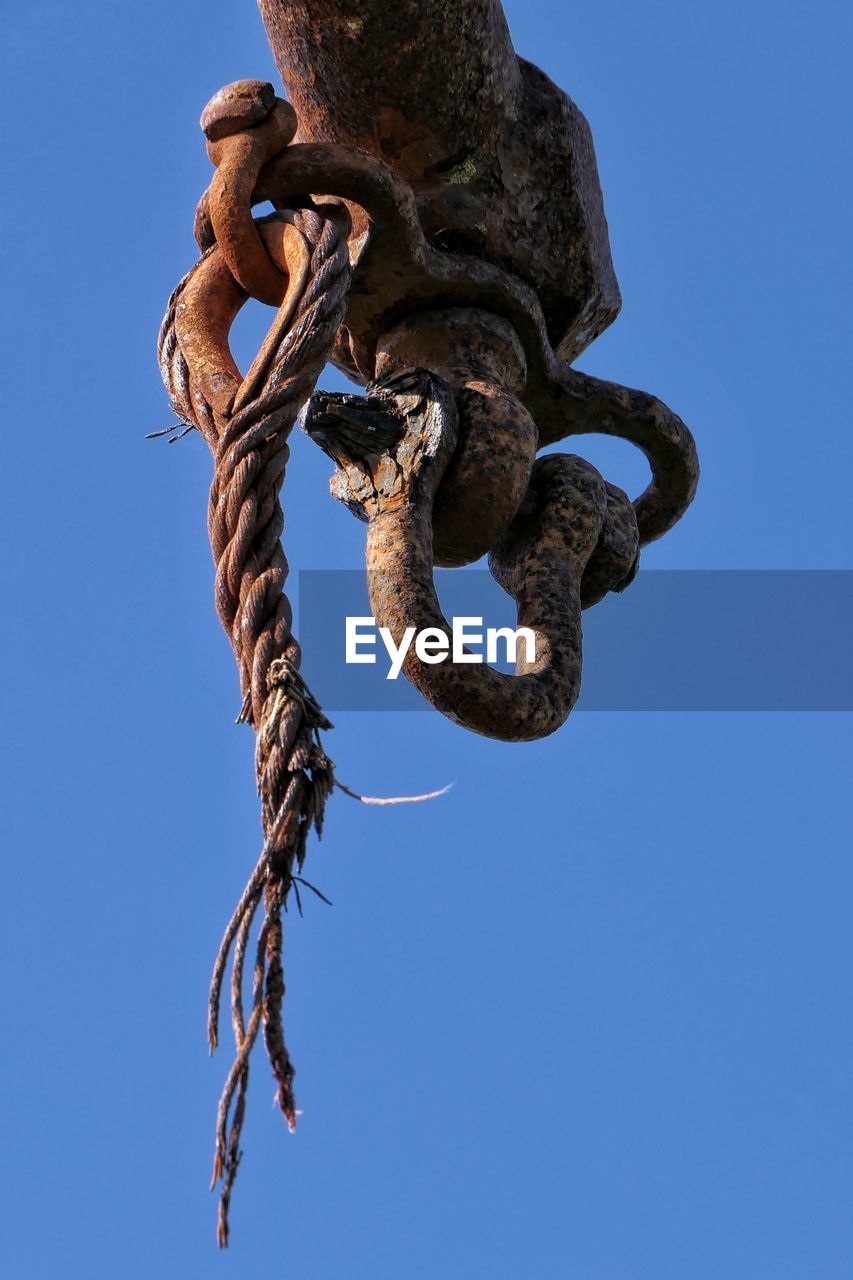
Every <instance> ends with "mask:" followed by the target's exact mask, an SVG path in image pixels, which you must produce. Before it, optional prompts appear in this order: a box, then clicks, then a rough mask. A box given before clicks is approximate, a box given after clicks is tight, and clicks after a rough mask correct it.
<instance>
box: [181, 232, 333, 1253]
mask: <svg viewBox="0 0 853 1280" xmlns="http://www.w3.org/2000/svg"><path fill="white" fill-rule="evenodd" d="M262 222H263V223H264V225H265V228H266V229H267V230H268V231H270V230H271V231H272V233H273V235H274V234H275V232H276V231H279V232H281V244H282V245H283V246H284V248H283V249H280V252H279V257H282V256H283V258H284V261H280V262H279V266H280V267H281V266H283V267H285V268H287V267H288V262H289V263H290V264H291V265H293V267H294V269H293V270H288V277H289V284H288V289H287V293H286V296H285V300H284V302H283V303H282V307H281V309H280V311H279V315H278V317H277V320H276V322H274V324H273V328H272V330H271V332H270V337H269V338H268V340H267V342H266V343H265V344H264V348H262V351H261V354H260V356H259V357H258V360H256V362H255V364H254V365H253V367H252V369H251V370H250V372H249V374H248V375H247V377H246V379H245V380H241V379H240V378H239V374H238V372H237V370H236V366H234V364H233V360H231V357H230V352H229V351H228V348H227V328H228V327H229V326H230V321H231V320H233V316H234V314H236V311H237V310H238V309H239V306H240V305H242V302H243V301H245V298H246V294H245V293H244V291H243V290H242V289H241V288H240V286H239V285H238V284H237V282H236V281H235V280H234V279H233V276H232V275H231V273H230V272H229V271H228V267H227V264H226V263H225V260H224V257H223V255H222V254H221V251H220V249H219V247H218V246H213V247H212V248H211V249H210V250H208V252H207V253H206V254H205V255H204V256H203V257H202V259H201V260H200V261H199V262H198V263H197V264H196V266H195V267H194V268H193V270H192V271H191V272H190V273H189V274H188V275H187V276H186V277H185V278H184V279H183V280H182V281H181V283H180V284H179V285H178V287H177V289H176V290H175V292H174V293H173V295H172V297H171V299H170V301H169V307H168V310H167V313H166V317H165V319H164V321H163V325H162V328H161V331H160V340H159V355H160V365H161V370H162V373H163V378H164V381H165V383H166V387H167V389H168V391H169V394H170V397H171V400H172V405H173V408H174V410H175V412H176V413H177V414H178V416H179V417H180V418H181V419H182V420H183V421H184V422H185V423H186V424H187V426H188V427H190V428H191V427H195V428H197V429H198V431H199V432H200V433H201V435H202V436H203V437H204V438H205V440H206V441H207V443H208V445H209V446H210V449H211V452H212V454H213V459H214V477H213V483H212V485H211V490H210V503H209V507H208V531H209V534H210V544H211V548H212V550H213V556H214V560H215V562H216V608H217V611H218V613H219V617H220V619H221V621H222V625H223V627H224V628H225V632H226V634H227V635H228V638H229V640H230V642H231V645H232V647H233V649H234V655H235V657H236V659H237V664H238V667H239V671H240V683H241V690H242V695H243V704H242V708H241V711H240V715H239V717H238V719H239V720H240V721H242V722H246V723H249V724H252V725H253V726H254V728H255V732H256V750H255V770H256V776H257V783H258V792H259V795H260V797H261V814H262V822H263V830H264V847H263V851H262V853H261V857H260V860H259V861H258V864H257V866H256V868H255V870H254V872H253V873H252V876H251V878H250V880H249V882H248V884H247V885H246V888H245V889H244V891H243V895H242V897H241V899H240V902H239V903H238V905H237V909H236V910H235V912H234V914H233V916H232V917H231V920H230V921H229V923H228V926H227V928H226V930H225V934H224V936H223V938H222V943H221V945H220V948H219V953H218V955H217V958H216V963H215V965H214V971H213V978H212V982H211V988H210V1002H209V1018H208V1039H209V1043H210V1048H211V1051H213V1050H214V1049H215V1048H216V1046H217V1043H218V1022H219V1006H220V998H221V992H222V985H223V981H224V976H225V969H226V965H227V962H228V957H229V954H230V953H232V952H233V963H232V977H231V1024H232V1028H233V1031H234V1039H235V1045H236V1055H235V1058H234V1062H233V1064H232V1067H231V1070H230V1071H229V1074H228V1077H227V1079H226V1082H225V1087H224V1089H223V1091H222V1097H221V1100H220V1104H219V1111H218V1115H217V1126H216V1154H215V1159H214V1168H213V1185H215V1184H216V1183H217V1182H219V1181H220V1180H221V1183H222V1187H221V1195H220V1208H219V1225H218V1236H219V1243H220V1245H226V1244H227V1242H228V1207H229V1202H230V1197H231V1190H232V1187H233V1184H234V1178H235V1177H236V1174H237V1168H238V1164H239V1160H240V1148H239V1144H240V1131H241V1127H242V1123H243V1117H244V1114H245V1100H246V1088H247V1085H248V1079H249V1055H250V1053H251V1050H252V1046H253V1045H254V1043H255V1040H256V1039H257V1036H258V1032H259V1030H260V1029H261V1027H263V1034H264V1040H265V1043H266V1049H267V1053H268V1055H269V1059H270V1062H271V1064H272V1069H273V1074H274V1076H275V1080H276V1085H277V1091H276V1097H277V1101H278V1105H279V1107H280V1108H281V1111H282V1113H283V1114H284V1116H285V1119H286V1120H287V1123H288V1125H289V1126H290V1128H291V1129H292V1128H293V1126H294V1124H295V1122H296V1104H295V1101H294V1096H293V1076H294V1068H293V1064H292V1062H291V1058H290V1054H289V1053H288V1050H287V1045H286V1042H285V1037H284V1027H283V1021H282V1003H283V999H284V992H285V982H284V969H283V964H282V923H281V913H282V909H283V908H284V906H285V904H286V900H287V896H288V893H289V891H290V888H291V885H292V884H293V877H294V875H295V874H297V873H298V872H299V871H301V869H302V864H303V861H304V857H305V846H306V840H307V837H308V833H309V831H310V829H311V827H312V826H313V827H314V828H315V829H316V830H317V832H318V834H320V833H321V832H322V825H323V810H324V806H325V802H326V799H327V797H328V795H329V793H330V792H331V790H332V788H333V786H334V772H333V765H332V762H331V761H330V760H329V758H328V757H327V755H326V754H325V751H324V750H323V745H322V742H321V740H320V731H321V730H322V729H326V728H330V727H331V726H330V725H329V721H328V720H327V719H326V717H325V716H324V715H323V712H322V710H321V709H320V706H319V704H318V703H317V700H316V699H315V698H314V696H313V695H312V694H311V692H310V690H309V689H308V687H307V686H306V684H305V681H304V679H303V677H302V675H301V674H300V670H299V665H300V650H299V645H298V643H297V641H296V639H295V638H294V636H293V632H292V620H293V614H292V609H291V606H290V602H289V601H288V598H287V595H286V594H285V590H284V587H285V581H286V578H287V573H288V564H287V560H286V558H285V555H284V551H283V549H282V546H281V543H280V541H279V538H280V535H281V532H282V528H283V525H284V517H283V513H282V508H281V503H280V501H279V493H280V490H281V486H282V483H283V481H284V475H285V469H286V466H287V461H288V457H289V448H288V443H287V439H288V436H289V434H290V432H291V430H292V428H293V425H294V422H295V421H296V417H297V414H298V413H299V410H300V408H301V407H302V405H303V404H304V403H305V401H306V400H307V399H308V397H309V396H310V395H311V392H312V391H313V389H314V385H315V383H316V380H317V377H318V376H319V374H320V372H321V370H322V368H323V366H324V365H325V363H326V361H327V359H328V356H329V353H330V351H331V348H332V343H333V341H334V336H335V333H336V331H337V329H338V327H339V325H340V324H341V321H342V319H343V315H344V308H345V303H346V296H347V290H348V287H349V259H348V254H347V246H346V237H345V235H344V234H342V232H341V229H340V227H339V226H338V225H337V223H336V222H335V220H334V218H324V217H321V216H320V215H319V214H318V213H317V212H315V211H314V210H310V209H303V210H300V211H298V212H296V213H293V214H289V213H285V214H279V215H277V216H276V217H275V218H273V219H270V220H262ZM258 225H259V226H261V223H259V224H258ZM294 233H296V234H294ZM297 236H298V238H297ZM300 250H301V251H300ZM200 315H202V316H203V321H204V322H203V323H202V324H201V325H199V324H198V320H199V317H200ZM182 322H183V323H182ZM261 902H263V909H264V918H263V921H262V924H261V927H260V931H259V934H258V939H257V946H256V949H255V958H254V972H253V981H252V1006H251V1011H250V1013H249V1017H248V1020H246V1019H245V1017H244V1011H243V996H242V980H243V970H244V965H245V957H246V951H247V947H248V943H249V936H250V930H251V926H252V922H253V919H254V917H255V914H256V913H257V911H258V908H259V907H260V905H261Z"/></svg>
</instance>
